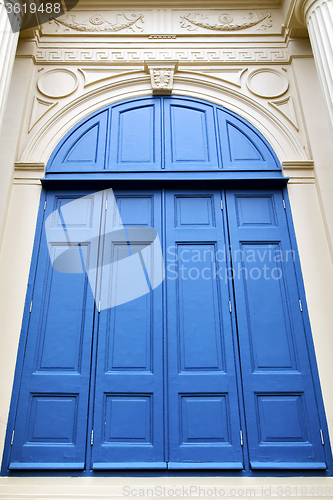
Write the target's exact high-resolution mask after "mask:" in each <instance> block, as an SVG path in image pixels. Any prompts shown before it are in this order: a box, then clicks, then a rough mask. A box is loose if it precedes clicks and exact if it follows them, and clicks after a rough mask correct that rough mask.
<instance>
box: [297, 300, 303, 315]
mask: <svg viewBox="0 0 333 500" xmlns="http://www.w3.org/2000/svg"><path fill="white" fill-rule="evenodd" d="M298 302H299V308H300V310H301V312H303V307H302V301H301V299H299V301H298Z"/></svg>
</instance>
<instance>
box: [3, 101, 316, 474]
mask: <svg viewBox="0 0 333 500" xmlns="http://www.w3.org/2000/svg"><path fill="white" fill-rule="evenodd" d="M285 183H286V180H285V179H283V178H282V175H281V169H280V166H279V163H278V161H277V158H276V156H275V154H274V152H273V151H272V150H271V148H270V146H269V145H268V143H267V142H266V141H265V139H264V138H263V137H262V136H261V135H260V134H259V133H258V132H257V131H256V130H255V129H254V128H253V127H252V126H251V125H250V124H248V123H247V122H246V121H244V120H242V119H241V118H239V117H237V116H236V115H235V114H233V113H231V112H229V111H227V110H225V109H223V108H221V107H219V106H216V105H212V104H210V103H207V102H204V101H195V100H193V99H183V98H180V97H158V98H143V99H137V100H134V101H126V102H122V103H117V104H115V105H112V106H109V107H108V108H104V109H103V110H101V111H99V112H97V113H95V114H94V115H93V116H91V117H89V118H88V119H86V120H84V121H83V122H81V123H80V124H78V125H77V126H76V127H75V128H74V130H72V131H71V132H69V133H68V134H67V135H66V136H65V137H64V139H63V140H62V141H61V143H60V144H59V145H58V147H57V148H56V149H55V151H54V153H53V154H52V156H51V158H50V161H49V163H48V166H47V173H46V178H45V180H44V181H43V184H44V186H45V190H44V193H43V197H42V202H41V209H40V222H39V229H38V230H37V237H36V247H35V257H34V259H33V266H32V271H31V273H32V274H31V276H32V280H33V282H34V286H33V287H32V288H33V289H32V290H31V291H29V294H28V297H27V309H28V310H29V312H28V313H27V314H26V320H25V322H24V324H23V327H22V342H21V345H22V347H21V350H22V358H24V360H23V362H22V363H21V364H19V366H18V369H17V378H16V383H15V387H16V388H15V389H14V395H13V411H12V419H11V420H10V422H9V426H8V432H9V433H10V434H12V432H13V431H15V433H14V434H12V436H13V438H12V446H11V448H10V451H9V449H8V450H7V454H8V461H7V462H6V464H5V467H6V468H7V467H8V468H9V469H10V470H22V469H23V470H24V469H65V470H66V469H76V470H85V471H89V470H103V469H104V470H105V469H154V468H156V469H166V468H169V469H220V470H221V469H234V470H243V469H245V470H250V469H252V470H258V469H260V470H261V469H288V468H289V469H290V468H292V469H295V468H297V469H326V462H325V456H324V451H323V448H322V435H323V432H326V428H325V424H324V420H323V419H324V416H323V410H322V403H321V396H320V392H319V389H318V385H319V384H318V378H317V373H316V368H315V363H314V354H313V348H312V344H311V336H310V332H308V329H307V320H306V319H305V320H304V315H306V305H305V298H304V292H303V288H302V281H301V279H300V274H299V263H298V257H297V254H296V247H295V244H294V235H293V229H292V223H291V219H290V214H289V205H288V199H287V196H286V192H285V190H284V189H282V186H283V185H285ZM108 188H109V189H108ZM110 188H111V190H112V192H111V190H110ZM97 189H99V190H100V191H97ZM96 192H97V194H95V193H96ZM114 202H115V204H116V205H115V206H116V207H117V208H116V211H115V210H110V206H113V205H112V204H113V203H114ZM68 207H75V208H74V209H73V210H71V211H70V212H69V211H68ZM115 214H116V215H115ZM118 214H119V216H120V218H121V224H120V223H119V219H117V217H118ZM46 221H48V223H46ZM120 225H121V227H124V228H125V230H124V233H123V234H122V235H121V236H119V235H118V237H117V238H113V239H112V238H111V239H108V238H107V237H106V235H107V234H108V233H109V232H111V231H110V227H111V228H112V230H113V229H115V228H119V227H120ZM133 226H134V227H141V228H142V227H153V228H154V229H155V230H156V232H157V234H158V235H159V239H160V241H161V242H162V246H163V254H164V258H165V269H166V274H165V279H164V281H163V283H162V284H161V285H160V286H156V287H154V286H151V287H150V289H148V290H147V292H146V293H145V294H142V295H141V296H137V298H135V299H133V300H130V301H127V302H123V303H122V304H119V305H117V306H115V307H109V308H105V309H103V308H101V307H100V300H99V299H98V300H96V297H97V296H98V290H101V289H103V287H105V288H106V289H108V290H111V291H112V290H113V289H114V288H115V287H117V286H118V285H117V283H118V281H117V279H118V278H117V275H115V274H114V273H116V272H117V271H115V269H116V268H112V270H111V272H110V270H108V271H105V269H106V266H105V265H103V262H104V258H105V255H106V254H108V253H109V254H110V255H111V256H114V255H118V257H117V258H114V257H110V259H111V260H112V259H113V260H119V261H121V260H124V258H126V257H130V256H131V255H132V252H133V248H134V247H135V248H134V253H135V252H136V253H139V251H138V248H139V247H140V246H141V247H144V246H145V247H149V241H148V242H147V241H146V240H143V239H142V240H140V239H137V240H136V241H135V245H134V247H133V245H132V244H131V242H130V241H129V237H128V234H127V235H126V228H127V232H128V228H129V227H133ZM92 228H94V229H95V228H98V231H97V232H96V234H94V236H95V240H94V242H95V243H94V244H95V245H96V247H95V250H94V251H92V250H91V249H92V248H93V247H92V245H91V242H92V239H91V238H89V231H90V230H91V229H92ZM48 230H49V233H48V234H47V231H48ZM69 233H71V234H72V235H74V236H73V237H72V239H71V241H70V242H69V241H68V239H67V237H68V234H69ZM87 235H88V236H87ZM64 246H65V247H66V249H67V250H68V249H69V248H70V247H76V250H78V249H79V251H80V258H81V259H82V263H83V264H82V268H81V269H80V270H79V271H78V272H68V271H67V272H61V271H59V269H58V270H57V269H56V268H55V267H54V265H52V264H53V261H52V257H51V259H50V256H52V255H58V254H59V255H60V254H61V252H62V250H61V249H63V247H64ZM140 251H141V250H140ZM52 252H53V253H52ZM57 252H58V254H57ZM152 255H153V253H152V251H151V252H150V257H149V256H148V257H147V259H148V260H146V261H145V264H142V268H144V269H145V272H146V274H147V275H148V280H147V283H148V284H149V282H150V284H151V274H149V266H150V265H151V262H154V259H153V257H152ZM92 258H93V259H95V261H94V263H93V264H94V265H92V264H89V265H87V262H90V261H89V259H92ZM147 262H148V264H147ZM88 268H89V273H87V272H84V269H88ZM92 270H94V273H95V274H94V276H93V278H92V279H91V274H92ZM127 278H128V281H127V283H126V285H127V287H128V288H131V287H135V286H136V283H135V282H134V281H133V280H132V281H131V276H130V275H128V276H127ZM110 280H111V281H110ZM89 282H90V285H91V283H92V282H93V286H91V287H90V288H89ZM105 283H107V285H105ZM23 351H24V355H23ZM8 463H9V465H8Z"/></svg>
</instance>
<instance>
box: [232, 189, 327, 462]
mask: <svg viewBox="0 0 333 500" xmlns="http://www.w3.org/2000/svg"><path fill="white" fill-rule="evenodd" d="M227 207H228V214H229V230H230V238H231V254H232V259H233V269H234V286H235V297H236V308H237V321H238V330H239V343H240V353H241V367H242V373H243V385H244V400H245V413H246V422H247V436H248V442H249V451H250V464H251V467H252V468H253V469H265V468H276V469H279V468H299V469H302V468H303V469H304V468H305V469H311V468H313V469H316V468H318V469H320V468H322V469H325V468H326V464H325V458H324V451H323V446H322V443H321V436H320V424H319V417H318V408H317V403H316V396H315V389H314V385H313V375H312V372H311V367H310V362H309V352H308V340H307V338H306V332H305V329H304V323H303V319H302V314H303V313H302V312H301V309H300V304H299V293H298V286H297V282H296V274H295V265H296V254H295V250H293V249H292V248H291V246H290V237H289V232H288V226H287V220H286V212H285V210H284V204H283V198H282V193H281V191H279V190H273V191H253V192H251V191H242V190H239V191H228V192H227Z"/></svg>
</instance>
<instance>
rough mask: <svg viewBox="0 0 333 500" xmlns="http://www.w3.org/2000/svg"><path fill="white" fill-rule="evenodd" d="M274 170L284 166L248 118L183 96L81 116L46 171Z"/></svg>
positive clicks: (98, 174) (128, 103) (127, 103)
mask: <svg viewBox="0 0 333 500" xmlns="http://www.w3.org/2000/svg"><path fill="white" fill-rule="evenodd" d="M220 170H228V171H230V170H231V171H242V170H243V171H246V172H248V173H250V172H254V171H262V172H264V171H266V172H267V171H272V172H279V173H280V172H281V167H280V165H279V162H278V160H277V158H276V155H275V154H274V152H273V151H272V149H271V147H270V146H269V144H268V143H267V141H266V140H265V139H264V138H263V136H262V135H261V134H259V133H258V131H256V130H255V129H254V127H252V126H251V125H250V124H249V123H248V122H247V121H246V120H244V119H242V118H240V117H239V116H238V115H236V114H235V113H232V112H231V111H227V110H225V109H224V108H222V107H220V106H217V105H214V104H212V103H208V102H206V101H201V100H194V99H191V98H182V97H180V96H172V97H165V96H155V97H142V98H138V99H134V100H126V101H121V102H119V103H115V104H112V105H110V106H108V107H107V108H104V109H103V110H101V111H99V112H96V113H94V114H93V115H91V116H90V117H88V118H85V119H84V120H82V121H81V122H80V123H79V124H78V125H76V126H75V127H74V129H73V130H72V131H70V132H69V133H68V134H67V135H66V136H65V137H64V138H63V139H62V141H61V142H60V144H59V146H58V147H57V148H56V150H55V152H54V154H52V156H51V158H50V160H49V162H48V165H47V168H46V171H47V174H48V173H55V172H71V173H72V174H74V173H75V172H91V173H93V172H94V173H95V174H94V175H95V178H103V173H104V175H105V174H106V173H107V172H109V173H110V172H119V173H120V172H124V173H125V172H134V173H135V172H140V173H141V172H156V171H166V172H168V171H169V172H170V171H172V172H176V171H185V172H186V171H192V172H194V171H204V172H208V171H211V172H219V171H220Z"/></svg>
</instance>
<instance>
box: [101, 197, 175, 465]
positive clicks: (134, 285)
mask: <svg viewBox="0 0 333 500" xmlns="http://www.w3.org/2000/svg"><path fill="white" fill-rule="evenodd" d="M115 199H116V203H117V207H118V211H119V221H117V220H115V216H114V214H113V213H112V210H110V208H111V203H109V204H108V210H107V211H105V216H104V218H103V221H102V227H104V228H105V229H104V230H103V233H104V234H105V235H106V237H105V238H104V240H103V243H102V244H103V252H102V265H101V289H102V290H103V292H104V293H105V292H106V293H107V294H108V296H109V298H107V297H104V301H105V300H107V301H108V302H107V304H106V307H107V306H109V305H110V304H111V305H112V304H116V303H117V297H116V295H117V294H118V296H119V297H120V299H119V300H118V303H119V301H124V300H125V301H126V302H124V303H121V304H119V305H116V306H115V307H111V308H109V307H108V308H106V309H104V310H101V312H100V314H99V323H98V346H97V367H96V385H95V396H94V423H93V429H94V446H93V459H92V468H93V469H94V470H97V469H123V468H125V469H138V468H145V469H147V468H150V469H163V468H166V467H167V465H166V462H165V457H164V400H163V392H164V380H163V369H164V362H163V357H164V351H163V345H164V340H163V323H162V287H161V286H159V287H157V288H155V289H152V288H154V285H153V283H154V277H155V275H156V274H158V273H159V272H160V269H159V266H158V264H157V266H156V262H157V261H156V256H154V248H153V245H152V244H149V243H150V242H149V241H147V231H146V232H145V231H142V230H143V229H144V228H149V227H153V228H155V229H156V230H157V231H158V233H159V234H161V192H160V191H159V192H154V191H143V192H142V191H141V192H140V191H139V192H135V191H127V192H121V191H116V192H115ZM116 217H118V212H117V216H116ZM120 220H121V221H122V225H124V227H125V230H123V231H122V230H121V229H119V228H121V227H122V226H120V224H119V222H120ZM133 226H135V227H134V229H135V231H136V235H137V236H136V237H135V238H133V236H132V237H131V233H130V231H131V229H132V233H133ZM117 229H118V231H117ZM140 229H141V230H140ZM115 230H116V232H115ZM111 231H113V233H111ZM108 234H114V236H113V237H112V238H111V239H110V238H109V239H108V238H107V235H108ZM148 236H149V234H148ZM134 239H135V241H133V240H134ZM155 250H156V249H155ZM143 251H144V252H145V255H146V256H147V259H146V264H145V269H144V270H145V271H146V278H147V281H146V279H145V278H144V277H143V281H144V285H145V286H146V287H147V285H148V287H149V288H150V292H149V288H148V289H147V290H146V293H144V292H145V290H144V289H141V287H142V282H141V278H140V276H142V274H141V275H138V274H137V269H136V267H135V266H136V264H137V265H138V266H139V271H140V269H141V272H142V267H141V263H142V262H143V261H142V259H140V257H139V255H140V252H141V254H142V252H143ZM135 257H137V259H136V260H135ZM131 258H133V259H134V260H133V263H134V264H133V265H132V264H131ZM125 259H127V260H126V261H125ZM110 261H112V262H115V263H116V264H115V265H113V266H110V267H108V263H109V262H110ZM154 264H155V265H154ZM121 266H125V267H126V269H125V272H126V275H124V274H123V275H121V269H124V267H121ZM133 292H136V294H137V295H138V294H140V293H143V295H141V296H140V297H138V298H135V299H134V300H130V299H131V297H132V293H133ZM147 292H148V293H147ZM102 307H103V303H102Z"/></svg>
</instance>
